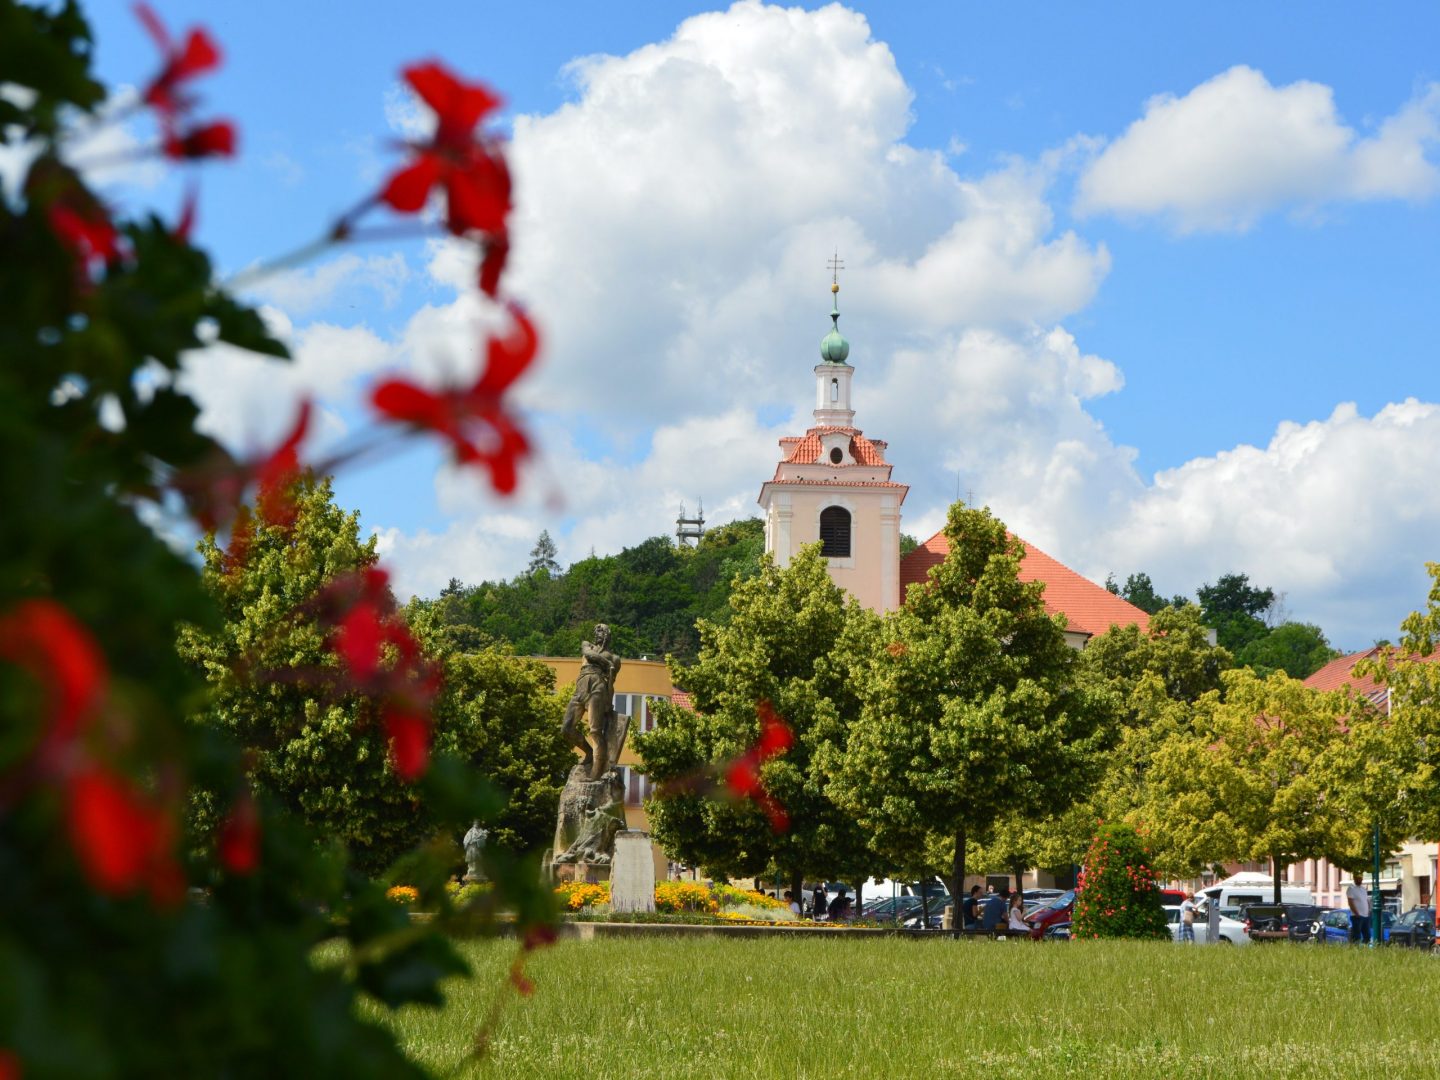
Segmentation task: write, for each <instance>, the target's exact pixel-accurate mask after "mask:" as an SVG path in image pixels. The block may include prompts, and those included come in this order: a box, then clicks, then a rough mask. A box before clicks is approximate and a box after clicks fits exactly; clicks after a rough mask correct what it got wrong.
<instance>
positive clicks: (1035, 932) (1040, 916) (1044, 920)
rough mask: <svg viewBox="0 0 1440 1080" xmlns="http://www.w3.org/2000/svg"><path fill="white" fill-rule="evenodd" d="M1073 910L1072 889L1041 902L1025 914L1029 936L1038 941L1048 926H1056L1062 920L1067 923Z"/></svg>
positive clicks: (1073, 891)
mask: <svg viewBox="0 0 1440 1080" xmlns="http://www.w3.org/2000/svg"><path fill="white" fill-rule="evenodd" d="M1074 910H1075V890H1074V889H1068V890H1066V891H1065V892H1063V893H1061V894H1060V895H1059V896H1057V897H1055V899H1053V900H1050V901H1048V902H1046V903H1044V904H1041V905H1040V906H1039V907H1037V908H1036V909H1035V910H1034V911H1032V912H1030V913H1029V914H1028V915H1026V916H1025V921H1026V922H1027V923H1029V924H1030V936H1031V937H1032V938H1034V939H1035V940H1036V941H1039V940H1040V939H1041V938H1042V937H1044V936H1045V931H1046V930H1048V929H1049V928H1050V927H1052V926H1057V925H1058V924H1060V923H1062V922H1063V923H1068V922H1069V921H1070V916H1071V913H1072V912H1073V911H1074Z"/></svg>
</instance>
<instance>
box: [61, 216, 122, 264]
mask: <svg viewBox="0 0 1440 1080" xmlns="http://www.w3.org/2000/svg"><path fill="white" fill-rule="evenodd" d="M47 216H48V217H49V218H50V228H51V229H52V230H53V231H54V233H55V235H56V236H58V237H59V238H60V239H61V240H62V241H63V242H64V243H65V246H66V247H68V248H69V249H70V250H71V252H73V253H74V255H75V258H76V260H77V261H78V262H79V263H80V266H81V267H82V268H83V269H84V270H85V272H86V273H93V272H94V271H95V270H97V269H99V268H100V267H102V266H107V265H109V264H110V263H112V262H115V261H116V260H117V259H119V258H120V234H119V233H118V232H117V231H116V230H115V226H114V225H112V224H110V219H109V218H108V217H106V216H105V211H104V210H103V209H101V207H100V205H99V204H98V203H94V204H91V205H86V206H75V205H69V204H67V203H63V202H56V203H54V204H53V205H51V207H50V210H49V214H48V215H47Z"/></svg>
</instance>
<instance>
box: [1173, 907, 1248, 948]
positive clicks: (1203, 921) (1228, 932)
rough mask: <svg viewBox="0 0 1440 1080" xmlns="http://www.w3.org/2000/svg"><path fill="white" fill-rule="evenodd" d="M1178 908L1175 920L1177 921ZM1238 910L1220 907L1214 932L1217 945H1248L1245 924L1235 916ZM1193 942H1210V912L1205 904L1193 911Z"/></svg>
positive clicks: (1202, 943) (1203, 943)
mask: <svg viewBox="0 0 1440 1080" xmlns="http://www.w3.org/2000/svg"><path fill="white" fill-rule="evenodd" d="M1179 910H1180V909H1179V908H1178V907H1177V908H1176V909H1175V911H1176V912H1177V915H1176V921H1177V922H1178V921H1179V915H1178V912H1179ZM1239 914H1240V912H1239V911H1237V910H1235V909H1234V908H1223V907H1222V908H1221V909H1220V924H1219V928H1218V930H1217V933H1216V939H1217V940H1216V944H1218V945H1249V944H1250V936H1249V935H1248V934H1246V933H1245V924H1244V922H1242V921H1241V920H1240V919H1238V918H1236V916H1237V915H1239ZM1195 943H1196V944H1197V945H1208V944H1209V943H1210V912H1209V909H1208V908H1207V907H1206V906H1205V905H1203V904H1202V905H1201V906H1200V907H1199V908H1198V909H1197V910H1196V912H1195Z"/></svg>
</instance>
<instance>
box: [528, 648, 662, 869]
mask: <svg viewBox="0 0 1440 1080" xmlns="http://www.w3.org/2000/svg"><path fill="white" fill-rule="evenodd" d="M536 659H538V660H539V661H540V662H541V663H543V664H545V665H546V666H547V667H549V668H550V670H551V671H553V672H555V685H556V686H557V687H559V688H561V689H562V690H568V689H569V688H571V687H573V686H574V685H575V680H576V679H577V678H579V676H580V663H581V661H580V657H578V656H541V657H537V658H536ZM674 693H675V687H674V685H673V684H672V683H671V682H670V669H669V668H667V667H666V666H665V663H664V661H662V660H630V659H628V658H626V657H623V656H622V657H621V658H620V674H619V675H618V676H616V678H615V712H616V713H623V714H624V715H626V716H629V717H630V736H629V737H628V738H627V739H626V740H625V749H624V751H623V752H622V753H621V754H620V762H619V765H620V772H621V775H622V776H623V777H624V780H625V823H626V824H627V825H628V826H629V827H630V828H632V829H639V830H641V831H642V832H646V833H648V832H649V831H650V815H648V814H647V813H645V800H646V799H647V798H648V797H649V796H650V793H651V791H652V790H653V788H652V786H651V783H650V778H649V777H647V776H644V775H643V774H641V772H640V771H639V766H640V757H639V755H638V754H636V752H635V739H634V737H635V734H636V733H637V732H644V731H649V730H650V729H651V728H653V727H654V726H655V714H654V712H653V705H654V703H655V702H656V701H669V700H671V697H672V695H673V694H674ZM576 756H577V757H578V756H579V751H578V750H577V751H576ZM652 849H653V853H654V856H655V877H656V880H658V881H664V880H665V878H666V877H667V873H666V870H667V866H668V860H667V859H666V858H665V853H664V852H663V851H661V850H660V848H659V846H658V845H653V844H652Z"/></svg>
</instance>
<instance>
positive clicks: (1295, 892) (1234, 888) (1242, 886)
mask: <svg viewBox="0 0 1440 1080" xmlns="http://www.w3.org/2000/svg"><path fill="white" fill-rule="evenodd" d="M1274 900H1275V882H1274V879H1272V878H1268V877H1264V876H1263V875H1260V874H1245V875H1239V874H1237V875H1236V876H1235V877H1233V878H1228V879H1227V880H1225V881H1222V882H1220V883H1219V884H1218V885H1211V886H1210V887H1209V888H1205V889H1199V890H1197V891H1196V893H1195V901H1196V903H1202V902H1203V903H1212V902H1213V903H1217V904H1218V905H1219V907H1220V910H1221V911H1227V910H1228V909H1230V908H1241V909H1243V908H1245V907H1246V906H1247V905H1249V904H1270V903H1273V902H1274ZM1280 902H1281V903H1282V904H1313V903H1315V894H1314V893H1312V892H1311V891H1310V889H1309V887H1308V886H1305V885H1281V886H1280ZM1202 918H1203V916H1202Z"/></svg>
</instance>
